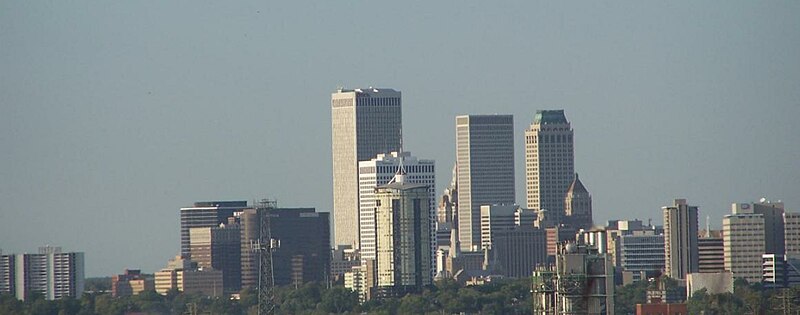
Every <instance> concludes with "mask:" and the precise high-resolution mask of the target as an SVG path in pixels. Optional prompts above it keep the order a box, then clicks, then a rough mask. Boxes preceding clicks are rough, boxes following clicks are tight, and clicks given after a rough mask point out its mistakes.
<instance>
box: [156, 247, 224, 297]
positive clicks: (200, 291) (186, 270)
mask: <svg viewBox="0 0 800 315" xmlns="http://www.w3.org/2000/svg"><path fill="white" fill-rule="evenodd" d="M222 277H223V275H222V271H220V270H213V269H205V268H198V267H197V263H195V262H192V261H191V260H188V259H185V258H183V257H181V256H180V255H178V256H175V258H173V259H170V261H169V263H167V266H166V268H164V269H161V270H159V271H157V272H156V273H155V288H156V292H157V293H159V294H162V295H166V294H167V293H169V292H170V291H173V290H177V291H180V292H183V293H185V294H197V295H203V296H210V297H219V296H222V295H223V287H222V283H223V279H222Z"/></svg>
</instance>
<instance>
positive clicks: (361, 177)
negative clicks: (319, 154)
mask: <svg viewBox="0 0 800 315" xmlns="http://www.w3.org/2000/svg"><path fill="white" fill-rule="evenodd" d="M401 160H402V165H403V169H405V170H406V178H405V179H406V181H407V182H409V183H415V184H424V185H428V191H429V193H430V201H429V204H430V207H431V208H430V211H429V212H430V214H431V216H434V215H435V213H436V163H435V162H434V161H433V160H426V159H419V158H417V157H415V156H413V155H411V152H399V153H398V152H391V153H388V154H378V156H377V157H373V158H372V159H371V160H369V161H361V162H358V185H359V203H360V207H359V212H360V215H359V230H360V232H359V238H360V246H361V247H360V253H361V258H362V259H375V188H377V187H379V186H383V185H386V184H388V183H389V181H391V180H392V178H394V175H395V173H397V169H398V168H399V167H400V165H401ZM430 221H431V222H435V218H433V217H432V218H431V220H430ZM431 231H434V226H432V227H431ZM431 239H432V240H434V239H435V238H431Z"/></svg>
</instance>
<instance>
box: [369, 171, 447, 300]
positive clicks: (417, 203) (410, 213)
mask: <svg viewBox="0 0 800 315" xmlns="http://www.w3.org/2000/svg"><path fill="white" fill-rule="evenodd" d="M404 176H405V175H404V174H402V173H398V174H397V176H395V179H394V180H393V181H392V183H390V184H387V185H385V186H381V187H379V188H377V189H376V191H375V197H376V208H377V209H376V213H375V218H376V221H375V223H376V236H377V238H376V241H377V243H376V244H377V248H376V250H377V261H376V265H377V266H376V268H375V270H376V272H375V274H376V275H377V277H376V279H375V280H376V281H375V285H376V287H375V288H374V292H375V294H376V296H403V295H405V294H406V293H410V292H421V290H422V288H423V286H426V285H429V284H431V283H432V278H433V277H432V272H431V266H432V261H433V257H432V256H431V252H432V251H431V239H430V236H431V233H430V230H429V229H430V227H431V222H430V220H431V216H430V215H429V214H428V211H429V209H430V205H429V203H430V191H429V187H428V186H427V185H424V184H412V183H409V182H406V181H405V179H404ZM367 262H372V260H367Z"/></svg>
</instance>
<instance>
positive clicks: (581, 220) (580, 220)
mask: <svg viewBox="0 0 800 315" xmlns="http://www.w3.org/2000/svg"><path fill="white" fill-rule="evenodd" d="M564 214H565V215H566V222H567V223H569V224H572V225H573V226H575V227H579V228H584V229H588V228H591V227H592V224H593V221H592V195H591V194H589V191H588V190H586V187H585V186H583V183H581V180H580V179H578V173H575V180H574V181H572V184H570V185H569V189H567V194H566V197H564Z"/></svg>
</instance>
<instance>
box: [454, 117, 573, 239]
mask: <svg viewBox="0 0 800 315" xmlns="http://www.w3.org/2000/svg"><path fill="white" fill-rule="evenodd" d="M456 164H457V165H458V169H457V170H458V174H457V176H458V201H457V204H458V214H457V215H458V232H459V242H460V244H461V250H462V251H476V250H478V249H479V247H480V241H481V233H480V231H481V230H480V228H481V226H480V221H481V219H480V215H481V211H480V207H481V206H482V205H491V204H513V203H514V201H515V195H514V118H513V116H511V115H465V116H458V117H456ZM565 189H566V188H565ZM563 197H564V196H563V195H562V196H561V199H560V200H562V201H563Z"/></svg>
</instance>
